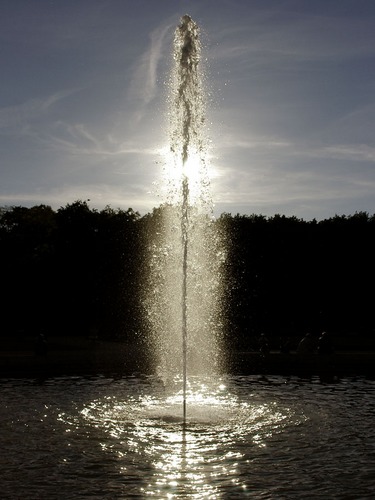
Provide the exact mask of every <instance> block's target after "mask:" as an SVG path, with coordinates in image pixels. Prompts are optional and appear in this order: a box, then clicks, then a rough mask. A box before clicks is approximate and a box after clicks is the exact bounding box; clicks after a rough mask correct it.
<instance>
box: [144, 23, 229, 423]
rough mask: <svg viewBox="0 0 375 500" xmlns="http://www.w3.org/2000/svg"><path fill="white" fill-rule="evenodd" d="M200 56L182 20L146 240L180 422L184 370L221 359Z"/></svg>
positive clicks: (166, 373)
mask: <svg viewBox="0 0 375 500" xmlns="http://www.w3.org/2000/svg"><path fill="white" fill-rule="evenodd" d="M200 54H201V45H200V41H199V28H198V26H197V24H196V23H195V22H194V21H193V20H192V19H191V17H190V16H188V15H185V16H183V17H182V18H181V23H180V25H179V26H178V27H177V29H176V31H175V36H174V54H173V55H174V67H173V71H172V74H171V78H170V91H169V148H168V152H167V155H166V159H165V164H164V176H165V181H164V183H165V186H166V191H167V193H166V203H165V205H164V206H162V207H161V208H160V214H159V215H160V220H159V225H158V231H156V234H154V235H153V237H151V238H150V250H151V257H150V260H149V262H150V269H149V276H148V284H149V286H148V292H147V297H146V298H145V305H146V313H147V317H148V319H149V322H150V327H151V339H152V350H153V352H155V359H156V364H157V366H158V368H157V371H158V373H159V375H160V376H161V377H162V378H163V379H164V380H167V379H168V378H171V377H172V378H173V377H174V376H175V375H176V374H180V376H181V378H182V406H183V421H184V422H185V420H186V398H187V388H188V379H187V376H188V373H190V374H211V375H212V374H213V373H215V372H216V373H217V371H218V370H219V366H220V362H221V361H220V360H221V354H222V353H221V345H220V339H221V338H222V335H221V333H222V332H221V330H222V328H223V325H222V322H221V321H220V300H221V292H220V283H221V277H220V269H221V266H222V263H223V260H224V255H225V252H224V250H223V248H224V247H223V239H222V238H220V237H219V234H218V231H217V230H216V228H215V223H214V220H213V214H212V212H213V204H212V199H211V194H210V182H209V174H208V151H209V148H208V144H209V141H208V138H207V134H206V120H205V92H204V86H203V81H204V73H203V70H202V68H201V58H200Z"/></svg>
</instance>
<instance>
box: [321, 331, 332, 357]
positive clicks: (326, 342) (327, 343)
mask: <svg viewBox="0 0 375 500" xmlns="http://www.w3.org/2000/svg"><path fill="white" fill-rule="evenodd" d="M318 354H333V346H332V339H331V337H330V335H329V334H328V333H327V332H322V334H321V335H320V337H319V339H318Z"/></svg>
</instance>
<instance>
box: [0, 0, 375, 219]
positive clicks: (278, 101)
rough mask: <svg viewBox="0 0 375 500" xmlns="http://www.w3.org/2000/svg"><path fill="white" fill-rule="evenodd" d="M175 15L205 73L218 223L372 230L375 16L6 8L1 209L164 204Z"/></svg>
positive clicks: (247, 6) (13, 3) (0, 86)
mask: <svg viewBox="0 0 375 500" xmlns="http://www.w3.org/2000/svg"><path fill="white" fill-rule="evenodd" d="M185 13H188V14H190V15H191V16H192V17H193V19H194V20H195V21H196V22H197V23H198V24H199V25H200V27H201V30H202V41H203V46H204V48H203V56H204V59H207V62H206V63H205V66H206V70H207V75H208V77H207V88H208V118H209V122H210V124H211V125H210V128H209V131H208V133H209V136H210V138H211V140H212V150H211V172H212V191H213V199H214V201H215V213H216V215H219V214H220V213H222V212H229V213H232V214H236V213H240V214H252V213H257V214H259V213H262V214H264V215H270V216H271V215H274V214H275V213H279V214H285V215H296V216H297V217H301V218H304V219H306V220H311V219H312V218H316V219H318V220H320V219H323V218H328V217H332V216H333V215H335V214H340V215H342V214H346V215H348V214H353V213H354V212H355V211H361V210H364V211H368V212H369V213H370V214H373V213H374V212H375V135H374V124H375V2H374V1H373V0H322V1H321V0H314V1H312V0H190V1H188V0H185V1H183V0H74V1H70V0H55V1H53V0H50V1H47V0H2V2H1V17H0V41H1V45H0V65H1V79H0V205H23V206H32V205H36V204H40V203H45V204H49V205H52V206H53V207H54V208H58V207H60V206H64V205H66V204H67V203H71V202H73V201H75V200H78V199H80V200H86V199H90V202H89V204H90V206H91V207H93V208H94V207H95V208H103V207H104V206H105V205H110V206H111V207H113V208H118V207H121V208H125V209H127V208H129V207H132V208H133V209H135V210H138V211H140V212H141V213H146V212H148V211H150V210H152V208H153V207H154V206H158V205H159V204H160V203H162V202H163V199H162V198H160V196H158V188H157V184H158V183H159V182H160V179H161V165H162V157H161V156H160V153H159V151H160V149H161V148H162V147H163V146H164V145H165V144H166V140H167V139H166V137H167V134H166V111H167V110H166V104H165V103H166V93H167V88H166V85H165V81H166V80H167V79H168V70H169V68H170V63H171V46H172V40H173V31H174V28H175V26H176V25H177V24H178V22H179V19H180V17H181V16H182V15H183V14H185Z"/></svg>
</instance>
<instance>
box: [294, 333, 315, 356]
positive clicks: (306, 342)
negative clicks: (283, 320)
mask: <svg viewBox="0 0 375 500" xmlns="http://www.w3.org/2000/svg"><path fill="white" fill-rule="evenodd" d="M314 349H315V342H314V339H313V336H312V335H311V333H306V335H305V336H304V337H303V339H302V340H301V341H300V343H299V344H298V347H297V354H301V355H307V354H312V353H313V352H314Z"/></svg>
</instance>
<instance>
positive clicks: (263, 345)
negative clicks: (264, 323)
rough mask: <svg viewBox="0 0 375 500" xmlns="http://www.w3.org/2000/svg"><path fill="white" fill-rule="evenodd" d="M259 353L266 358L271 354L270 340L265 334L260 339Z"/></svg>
mask: <svg viewBox="0 0 375 500" xmlns="http://www.w3.org/2000/svg"><path fill="white" fill-rule="evenodd" d="M259 352H260V353H261V354H262V356H265V355H266V354H268V353H269V352H270V346H269V343H268V339H267V337H266V336H265V334H264V333H262V334H261V335H260V337H259Z"/></svg>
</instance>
